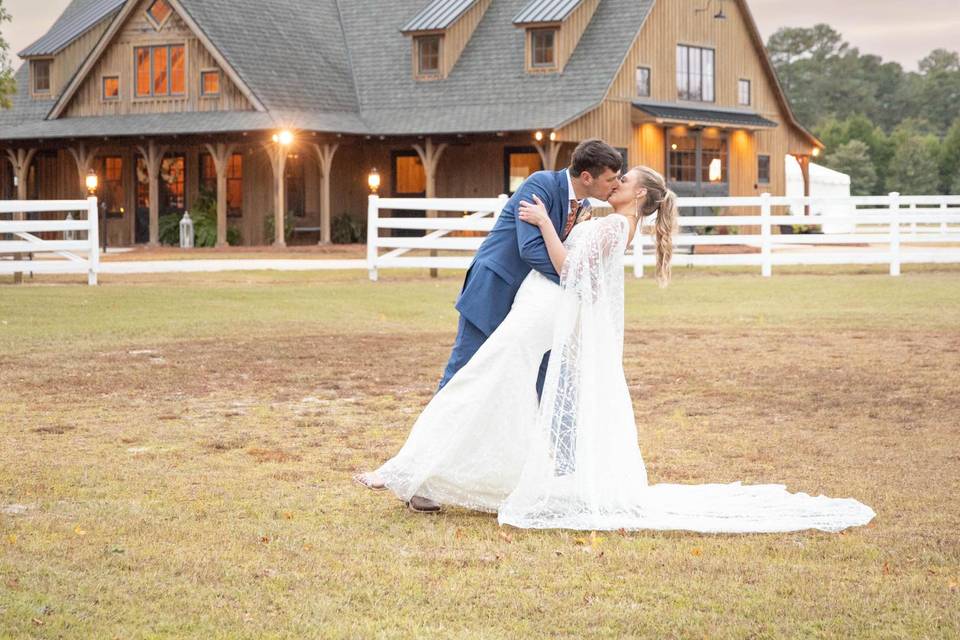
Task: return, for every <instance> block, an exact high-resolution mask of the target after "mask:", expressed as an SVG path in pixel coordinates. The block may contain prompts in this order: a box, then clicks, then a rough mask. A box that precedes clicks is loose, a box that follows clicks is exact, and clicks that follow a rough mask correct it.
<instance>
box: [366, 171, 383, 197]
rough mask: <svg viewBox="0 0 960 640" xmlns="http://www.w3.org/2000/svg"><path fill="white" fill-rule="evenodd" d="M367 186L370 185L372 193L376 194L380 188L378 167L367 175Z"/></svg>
mask: <svg viewBox="0 0 960 640" xmlns="http://www.w3.org/2000/svg"><path fill="white" fill-rule="evenodd" d="M367 186H368V187H370V193H372V194H373V195H376V194H377V191H378V190H379V189H380V174H379V173H377V170H376V168H374V169H373V171H371V172H370V175H368V176H367Z"/></svg>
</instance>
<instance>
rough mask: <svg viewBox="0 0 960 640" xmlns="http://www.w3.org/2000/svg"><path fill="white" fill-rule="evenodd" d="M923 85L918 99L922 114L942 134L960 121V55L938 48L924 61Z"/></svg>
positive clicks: (921, 67) (920, 65)
mask: <svg viewBox="0 0 960 640" xmlns="http://www.w3.org/2000/svg"><path fill="white" fill-rule="evenodd" d="M919 67H920V73H921V74H922V77H923V82H922V83H921V84H920V87H919V94H918V96H917V97H918V98H919V100H920V104H921V109H922V111H920V112H919V113H922V114H923V115H924V116H925V117H926V118H927V119H928V120H930V122H931V123H932V124H933V125H934V127H936V130H937V132H938V133H939V134H941V135H943V134H945V133H946V132H947V129H948V128H949V127H950V125H951V124H952V123H953V122H954V120H956V119H957V118H960V54H958V53H957V52H956V51H947V50H946V49H936V50H934V51H932V52H931V53H930V54H929V55H928V56H927V57H926V58H924V59H923V60H921V61H920V64H919Z"/></svg>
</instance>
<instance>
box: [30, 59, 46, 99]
mask: <svg viewBox="0 0 960 640" xmlns="http://www.w3.org/2000/svg"><path fill="white" fill-rule="evenodd" d="M33 90H34V92H35V93H46V92H48V91H50V61H49V60H36V61H34V63H33Z"/></svg>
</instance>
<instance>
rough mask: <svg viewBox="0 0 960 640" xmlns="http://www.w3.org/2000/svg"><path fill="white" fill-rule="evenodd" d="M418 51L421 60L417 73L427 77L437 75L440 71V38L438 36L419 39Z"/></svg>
mask: <svg viewBox="0 0 960 640" xmlns="http://www.w3.org/2000/svg"><path fill="white" fill-rule="evenodd" d="M417 50H418V59H419V62H418V64H419V69H418V70H417V72H418V73H421V74H425V75H429V74H434V73H437V72H438V71H439V70H440V38H439V37H438V36H427V37H422V38H417Z"/></svg>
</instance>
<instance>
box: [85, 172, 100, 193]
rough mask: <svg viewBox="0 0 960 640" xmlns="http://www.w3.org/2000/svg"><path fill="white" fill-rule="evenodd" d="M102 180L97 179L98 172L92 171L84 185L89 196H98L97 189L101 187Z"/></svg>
mask: <svg viewBox="0 0 960 640" xmlns="http://www.w3.org/2000/svg"><path fill="white" fill-rule="evenodd" d="M99 183H100V180H99V179H98V178H97V172H96V171H94V170H93V169H90V172H89V173H88V174H87V176H86V178H84V184H85V185H86V187H87V194H88V195H91V196H95V195H97V187H98V186H99Z"/></svg>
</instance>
